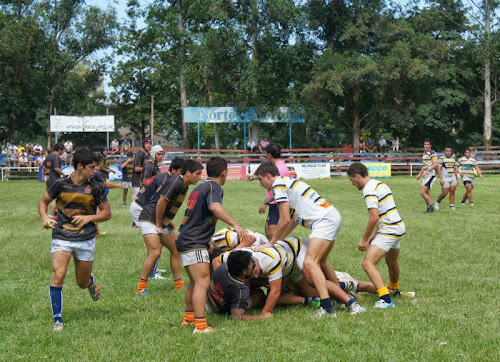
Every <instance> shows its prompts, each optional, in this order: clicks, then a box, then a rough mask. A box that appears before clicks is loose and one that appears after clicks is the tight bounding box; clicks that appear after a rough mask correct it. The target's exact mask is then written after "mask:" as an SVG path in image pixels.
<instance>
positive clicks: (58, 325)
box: [52, 321, 64, 332]
mask: <svg viewBox="0 0 500 362" xmlns="http://www.w3.org/2000/svg"><path fill="white" fill-rule="evenodd" d="M63 329H64V324H63V322H59V321H57V322H54V328H52V330H53V331H54V332H60V331H62V330H63Z"/></svg>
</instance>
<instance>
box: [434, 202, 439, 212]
mask: <svg viewBox="0 0 500 362" xmlns="http://www.w3.org/2000/svg"><path fill="white" fill-rule="evenodd" d="M434 208H435V209H436V210H439V202H437V201H436V202H435V203H434Z"/></svg>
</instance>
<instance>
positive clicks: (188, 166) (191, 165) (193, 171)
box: [181, 160, 203, 185]
mask: <svg viewBox="0 0 500 362" xmlns="http://www.w3.org/2000/svg"><path fill="white" fill-rule="evenodd" d="M202 170H203V165H202V164H201V163H199V162H198V161H195V160H186V161H185V162H184V164H183V165H182V169H181V175H183V176H184V182H185V183H186V184H187V185H196V184H197V183H198V181H200V178H201V171H202Z"/></svg>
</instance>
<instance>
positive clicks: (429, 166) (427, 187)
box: [416, 138, 438, 213]
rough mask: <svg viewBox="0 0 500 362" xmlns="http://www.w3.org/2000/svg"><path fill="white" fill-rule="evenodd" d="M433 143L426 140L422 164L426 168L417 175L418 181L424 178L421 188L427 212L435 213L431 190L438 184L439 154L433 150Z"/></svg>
mask: <svg viewBox="0 0 500 362" xmlns="http://www.w3.org/2000/svg"><path fill="white" fill-rule="evenodd" d="M431 146H432V145H431V141H430V140H429V139H428V138H426V139H425V140H424V154H423V155H422V162H423V163H424V166H423V167H422V169H421V170H420V172H419V173H418V175H417V178H416V179H417V181H418V180H420V178H422V186H421V187H420V195H421V196H422V197H423V199H424V200H425V203H426V204H427V210H426V212H428V213H432V212H434V206H433V205H432V199H431V190H432V186H433V185H434V182H436V168H437V167H438V157H437V153H436V152H435V151H434V150H432V149H431Z"/></svg>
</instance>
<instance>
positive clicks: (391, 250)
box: [347, 162, 406, 308]
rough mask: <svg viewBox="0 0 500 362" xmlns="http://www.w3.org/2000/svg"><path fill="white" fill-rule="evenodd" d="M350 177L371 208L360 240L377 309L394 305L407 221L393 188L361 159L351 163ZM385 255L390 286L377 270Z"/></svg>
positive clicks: (364, 267)
mask: <svg viewBox="0 0 500 362" xmlns="http://www.w3.org/2000/svg"><path fill="white" fill-rule="evenodd" d="M347 176H349V180H350V181H351V183H352V184H353V185H354V186H355V187H356V188H357V189H358V190H363V198H364V200H365V203H366V208H367V209H368V214H369V218H368V225H367V226H366V231H365V234H364V235H363V237H362V238H361V240H360V241H359V244H358V249H359V250H360V251H365V250H367V249H368V250H367V252H366V255H365V258H364V260H363V269H364V270H365V272H366V274H367V275H368V277H369V278H370V280H371V281H372V283H373V285H375V287H376V288H377V293H378V295H379V297H380V300H378V301H377V302H376V303H375V308H391V307H394V302H393V301H392V299H391V295H390V290H392V291H397V290H399V264H398V256H399V248H400V241H401V238H403V237H404V236H405V232H406V229H405V224H404V223H403V220H401V217H400V216H399V214H398V210H397V209H396V204H395V202H394V197H393V195H392V192H391V189H390V188H389V187H388V186H387V185H385V184H384V183H382V182H380V181H377V180H373V179H371V178H370V177H369V176H368V169H367V168H366V166H365V165H363V164H362V163H359V162H355V163H353V164H351V165H350V166H349V169H348V170H347ZM368 246H369V247H368ZM382 257H385V262H386V264H387V267H388V269H389V288H387V287H386V286H385V284H384V280H383V278H382V274H380V272H379V271H378V269H377V264H378V263H379V261H380V260H381V259H382Z"/></svg>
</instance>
